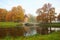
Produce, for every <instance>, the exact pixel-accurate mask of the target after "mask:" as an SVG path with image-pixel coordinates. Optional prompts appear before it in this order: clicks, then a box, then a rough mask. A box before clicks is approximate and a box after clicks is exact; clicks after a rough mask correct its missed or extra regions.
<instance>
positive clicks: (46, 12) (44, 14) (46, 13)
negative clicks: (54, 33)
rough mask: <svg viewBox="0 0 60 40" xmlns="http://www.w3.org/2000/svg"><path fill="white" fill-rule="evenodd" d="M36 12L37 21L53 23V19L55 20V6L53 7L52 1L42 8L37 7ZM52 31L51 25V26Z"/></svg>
mask: <svg viewBox="0 0 60 40" xmlns="http://www.w3.org/2000/svg"><path fill="white" fill-rule="evenodd" d="M36 13H37V14H38V16H37V21H38V22H42V23H52V21H53V20H55V8H54V7H52V5H51V4H50V3H48V4H44V5H43V7H42V8H39V9H37V11H36ZM42 29H43V30H45V29H47V28H46V27H45V28H44V27H43V28H42ZM50 31H51V27H50Z"/></svg>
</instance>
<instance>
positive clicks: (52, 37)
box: [1, 32, 60, 40]
mask: <svg viewBox="0 0 60 40" xmlns="http://www.w3.org/2000/svg"><path fill="white" fill-rule="evenodd" d="M1 40H60V32H54V33H51V34H49V35H40V34H36V35H33V36H27V37H15V38H14V37H9V36H7V37H5V38H4V39H1Z"/></svg>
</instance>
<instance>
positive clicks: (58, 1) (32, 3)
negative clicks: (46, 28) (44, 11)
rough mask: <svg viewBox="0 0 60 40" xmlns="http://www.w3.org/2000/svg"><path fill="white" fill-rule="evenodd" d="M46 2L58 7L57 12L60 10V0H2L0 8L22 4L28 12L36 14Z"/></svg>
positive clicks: (8, 8)
mask: <svg viewBox="0 0 60 40" xmlns="http://www.w3.org/2000/svg"><path fill="white" fill-rule="evenodd" d="M45 3H51V4H52V6H53V7H55V8H56V13H59V12H60V0H0V8H5V9H7V10H10V9H12V7H13V6H18V5H21V6H22V7H23V9H25V13H26V14H28V13H31V14H32V15H35V16H36V10H37V9H38V8H41V7H42V6H43V5H44V4H45Z"/></svg>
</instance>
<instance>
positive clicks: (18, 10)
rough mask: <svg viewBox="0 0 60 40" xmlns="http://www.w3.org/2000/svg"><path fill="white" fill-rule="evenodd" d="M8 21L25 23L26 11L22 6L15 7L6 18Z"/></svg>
mask: <svg viewBox="0 0 60 40" xmlns="http://www.w3.org/2000/svg"><path fill="white" fill-rule="evenodd" d="M6 20H7V21H13V22H23V21H24V10H23V8H22V7H21V6H17V7H13V8H12V10H11V11H9V13H8V14H7V16H6Z"/></svg>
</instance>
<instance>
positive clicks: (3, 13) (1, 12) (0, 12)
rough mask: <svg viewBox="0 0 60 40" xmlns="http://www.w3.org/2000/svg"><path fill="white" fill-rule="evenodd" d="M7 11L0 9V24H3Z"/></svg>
mask: <svg viewBox="0 0 60 40" xmlns="http://www.w3.org/2000/svg"><path fill="white" fill-rule="evenodd" d="M7 13H8V11H7V10H6V9H1V8H0V22H5V21H6V20H5V17H6V15H7Z"/></svg>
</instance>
